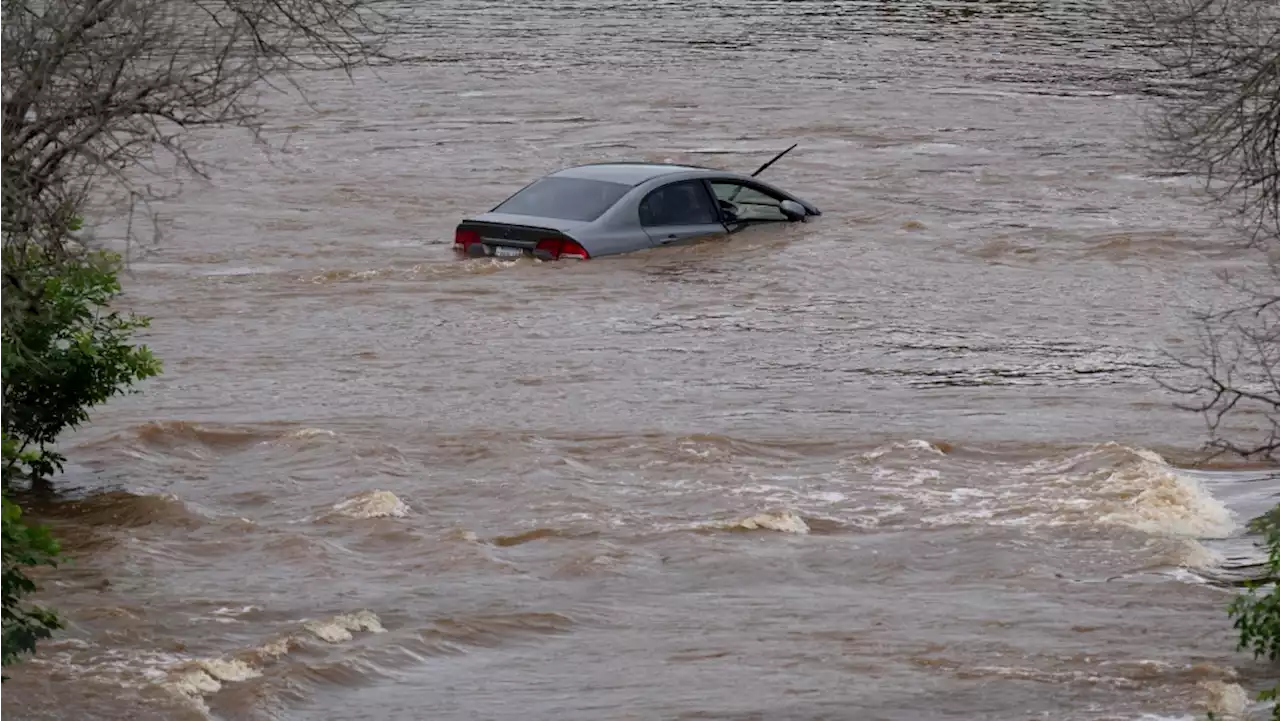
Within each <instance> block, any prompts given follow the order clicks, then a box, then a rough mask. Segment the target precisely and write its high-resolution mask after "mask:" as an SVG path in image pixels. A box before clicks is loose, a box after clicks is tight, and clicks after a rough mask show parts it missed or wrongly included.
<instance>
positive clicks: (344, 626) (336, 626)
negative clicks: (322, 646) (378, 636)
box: [302, 611, 386, 643]
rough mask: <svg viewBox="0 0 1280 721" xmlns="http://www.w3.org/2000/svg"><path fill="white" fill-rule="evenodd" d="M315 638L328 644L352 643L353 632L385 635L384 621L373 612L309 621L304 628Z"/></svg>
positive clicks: (359, 612)
mask: <svg viewBox="0 0 1280 721" xmlns="http://www.w3.org/2000/svg"><path fill="white" fill-rule="evenodd" d="M302 627H303V628H304V629H306V630H307V631H308V632H310V633H311V634H312V635H313V636H315V637H316V638H318V639H320V640H321V641H325V642H328V643H341V642H343V641H350V640H351V639H352V638H354V636H353V633H352V632H353V631H368V632H369V633H385V632H386V629H385V628H383V627H382V621H381V620H379V618H378V617H377V616H376V615H375V614H374V613H373V612H371V611H357V612H355V613H344V614H340V615H338V616H334V617H332V618H328V619H324V620H322V621H307V622H306V623H304V624H303V626H302Z"/></svg>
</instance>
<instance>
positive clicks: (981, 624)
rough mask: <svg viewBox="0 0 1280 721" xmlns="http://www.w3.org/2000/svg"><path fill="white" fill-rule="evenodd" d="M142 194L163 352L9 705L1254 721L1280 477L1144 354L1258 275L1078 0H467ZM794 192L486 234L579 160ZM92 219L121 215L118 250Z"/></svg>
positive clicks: (86, 713)
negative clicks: (1261, 595) (760, 173)
mask: <svg viewBox="0 0 1280 721" xmlns="http://www.w3.org/2000/svg"><path fill="white" fill-rule="evenodd" d="M411 19H412V20H413V22H405V23H403V24H401V25H400V26H399V27H398V35H397V43H398V44H399V46H400V47H401V48H402V49H407V50H409V51H411V52H412V53H414V54H415V56H416V57H417V58H418V60H417V61H416V62H414V63H412V64H410V65H407V66H404V67H398V68H394V69H384V70H381V71H379V73H378V77H373V75H372V74H368V73H366V74H362V75H361V76H360V77H359V78H358V79H357V82H355V83H349V82H347V81H346V80H345V79H334V78H328V77H316V78H311V79H309V80H308V82H307V87H308V89H309V91H310V92H311V95H312V97H313V100H314V101H315V103H316V104H317V106H318V107H317V109H316V110H315V111H312V110H310V109H307V108H306V107H305V106H303V105H301V104H299V103H294V102H292V101H284V100H279V99H277V100H272V101H271V104H272V116H271V118H272V125H271V128H270V129H269V133H270V135H271V136H272V137H273V139H274V140H275V141H276V142H277V143H279V144H281V145H282V146H283V149H282V150H281V151H280V152H279V153H276V154H274V155H273V156H271V157H267V156H264V155H263V153H262V152H260V151H259V150H258V149H257V148H255V147H254V146H253V145H252V144H250V143H249V141H248V140H247V139H246V138H245V137H244V136H243V135H242V134H237V133H230V132H228V133H225V134H219V135H217V136H210V137H208V138H202V139H201V140H200V142H199V143H198V144H197V145H198V147H197V151H198V152H199V153H200V154H201V155H202V156H203V157H205V158H208V159H211V160H213V161H214V162H216V163H218V164H219V166H220V167H219V169H218V170H217V171H216V173H215V175H214V177H213V179H212V181H211V182H208V183H194V182H193V183H188V184H187V185H186V186H185V188H184V193H183V195H182V196H181V197H179V198H177V199H175V200H172V201H168V202H166V203H164V204H161V205H160V206H158V209H159V210H161V211H162V212H163V214H164V217H165V225H164V229H165V231H166V236H165V238H164V239H163V242H161V243H160V244H158V245H157V246H156V247H155V248H153V249H151V250H150V251H148V252H145V253H139V252H136V251H137V249H135V254H134V269H133V274H132V275H131V276H130V277H128V278H127V279H126V287H127V294H126V301H127V303H128V305H129V306H130V307H131V308H133V309H136V310H139V311H142V312H145V313H147V314H149V315H151V316H153V317H154V323H153V327H152V329H151V330H150V331H149V332H148V335H147V342H148V343H149V344H150V345H151V346H152V347H153V348H154V349H155V351H156V352H157V354H158V355H159V356H160V357H161V358H162V359H163V360H164V361H165V364H166V367H165V373H164V375H163V376H162V377H160V378H158V379H156V380H154V381H152V382H149V383H147V384H145V385H144V386H143V387H142V391H143V392H142V393H141V394H139V395H135V396H129V397H125V398H120V399H117V400H115V401H113V402H112V403H110V404H109V405H108V406H106V407H104V408H102V409H100V410H99V411H98V412H97V413H96V414H95V416H94V421H93V423H92V424H90V425H88V426H86V427H84V428H83V429H82V430H81V431H80V432H78V433H76V434H75V435H73V436H69V437H68V438H67V441H66V443H65V444H64V445H65V450H66V452H67V453H68V455H69V456H70V458H71V461H72V463H71V464H70V465H69V466H68V473H67V476H66V477H65V479H64V481H65V484H64V487H69V488H72V489H74V490H73V492H72V493H71V495H70V496H69V497H68V498H67V499H65V500H63V501H60V502H58V503H55V504H52V505H46V506H43V507H41V508H39V509H38V512H37V513H36V515H37V516H39V517H40V518H43V519H45V520H47V521H48V522H50V523H52V524H53V525H54V526H55V528H56V529H57V532H58V533H59V534H60V535H61V536H62V537H63V538H64V539H65V544H66V547H67V548H68V550H69V551H70V553H71V555H72V558H73V561H72V563H71V564H70V565H68V566H66V567H64V568H62V569H60V570H59V571H58V572H57V573H56V574H55V575H53V576H52V577H50V578H49V579H48V580H47V581H46V593H45V594H44V597H45V598H46V599H47V600H48V601H49V602H50V603H52V604H54V605H56V607H57V608H59V609H60V610H61V611H63V612H64V613H65V615H66V616H67V618H68V621H69V626H70V627H69V629H68V630H67V631H66V632H65V633H64V634H62V635H60V636H59V639H58V640H57V641H55V642H52V643H47V644H45V645H44V646H43V647H42V651H41V653H40V654H39V655H38V656H37V657H36V658H35V659H34V660H33V661H31V662H30V663H28V664H27V665H25V666H24V667H21V668H18V669H17V670H15V671H14V672H13V675H14V679H13V680H12V681H8V682H6V683H5V686H4V690H6V691H9V696H7V697H5V701H4V711H5V712H6V713H10V714H13V715H12V718H14V719H19V718H22V719H86V718H102V719H133V720H136V721H142V720H150V719H187V718H190V719H201V718H218V719H237V720H241V719H243V720H253V721H257V720H259V719H277V720H280V721H292V720H294V719H361V720H366V719H367V720H373V719H379V720H381V719H387V720H393V721H408V720H410V719H440V720H444V719H493V720H501V721H506V720H514V719H520V720H522V721H523V720H526V719H548V720H550V719H555V720H561V721H579V720H580V721H587V720H591V721H595V720H598V719H722V720H726V721H727V720H733V721H747V720H755V719H761V720H764V719H768V720H773V719H796V720H812V721H817V720H818V719H867V720H873V719H885V720H889V719H894V720H898V719H900V720H903V721H909V720H910V721H914V720H917V719H992V720H1004V719H1008V720H1010V721H1013V720H1021V719H1054V720H1065V721H1085V720H1090V721H1102V720H1104V719H1105V720H1108V721H1111V720H1114V721H1139V720H1140V719H1145V720H1146V721H1155V720H1157V719H1183V718H1188V719H1189V718H1192V717H1194V715H1195V714H1197V713H1199V714H1201V717H1203V712H1204V710H1206V709H1213V710H1218V711H1226V712H1233V711H1239V710H1240V709H1242V708H1243V707H1244V705H1245V698H1244V696H1245V694H1246V693H1252V692H1253V691H1255V690H1256V689H1257V688H1258V687H1259V685H1260V683H1261V681H1262V680H1264V679H1265V678H1266V669H1264V668H1263V667H1261V666H1259V665H1256V664H1255V663H1254V662H1252V661H1251V660H1250V658H1249V657H1248V656H1247V655H1246V654H1240V653H1236V652H1235V651H1234V641H1235V639H1234V635H1233V632H1232V630H1231V628H1230V621H1229V620H1228V619H1227V617H1226V615H1225V612H1224V606H1225V604H1226V603H1227V601H1228V600H1229V598H1230V595H1231V593H1230V591H1228V590H1224V589H1223V588H1222V587H1221V586H1219V585H1215V584H1214V583H1212V582H1211V581H1212V580H1213V579H1216V578H1220V577H1222V576H1223V575H1224V574H1227V573H1228V571H1227V570H1226V567H1227V566H1230V565H1231V564H1232V559H1233V558H1234V557H1236V556H1237V555H1239V554H1241V553H1244V552H1247V550H1248V548H1249V542H1248V541H1247V540H1241V539H1240V538H1239V536H1240V535H1241V533H1242V525H1243V524H1244V523H1245V522H1246V521H1247V520H1248V519H1249V518H1250V517H1251V516H1253V515H1256V514H1257V513H1258V512H1260V511H1261V510H1263V509H1264V508H1266V507H1267V506H1268V505H1269V504H1271V503H1274V502H1275V493H1276V490H1275V489H1276V483H1275V481H1274V480H1268V479H1267V478H1266V477H1265V476H1259V475H1257V474H1252V475H1251V474H1249V473H1246V472H1242V471H1207V472H1206V471H1196V472H1192V471H1185V470H1180V469H1179V467H1178V466H1179V464H1185V463H1187V462H1188V461H1190V460H1192V459H1194V457H1195V452H1196V450H1197V448H1198V447H1199V445H1200V444H1201V443H1202V442H1203V440H1204V428H1203V424H1202V422H1201V420H1200V419H1199V418H1198V417H1196V416H1194V415H1190V414H1184V413H1179V412H1177V411H1174V410H1172V409H1171V405H1170V404H1171V402H1172V398H1171V397H1170V396H1169V395H1168V394H1167V393H1165V392H1163V391H1161V390H1160V388H1159V387H1158V386H1157V385H1156V384H1155V383H1154V381H1153V378H1155V377H1171V375H1172V376H1176V374H1177V372H1178V370H1177V366H1176V364H1174V363H1172V362H1171V361H1170V360H1169V357H1168V356H1167V355H1166V351H1173V352H1175V353H1176V352H1182V351H1185V350H1186V348H1187V347H1188V345H1189V343H1190V341H1191V340H1192V339H1193V333H1192V329H1191V328H1189V326H1188V324H1187V312H1188V308H1190V307H1193V306H1194V305H1196V304H1198V303H1202V302H1203V301H1204V300H1205V299H1206V298H1210V297H1212V296H1211V293H1212V292H1213V287H1214V286H1213V285H1212V282H1211V274H1212V271H1214V270H1215V269H1221V268H1227V267H1230V266H1231V264H1232V263H1234V262H1237V261H1234V260H1233V259H1232V258H1231V257H1230V256H1229V255H1227V254H1224V253H1223V252H1221V249H1222V241H1223V237H1224V236H1223V233H1222V232H1221V231H1218V230H1215V229H1214V226H1213V222H1212V221H1213V218H1212V216H1210V215H1209V214H1208V213H1207V212H1206V211H1205V210H1204V209H1203V208H1200V207H1198V206H1197V205H1195V204H1194V203H1192V202H1191V201H1190V200H1188V199H1187V198H1186V190H1187V189H1188V187H1190V185H1191V184H1190V183H1189V182H1187V181H1184V180H1175V179H1170V178H1167V177H1161V176H1160V175H1159V174H1157V173H1156V172H1155V171H1154V168H1153V166H1152V165H1151V164H1150V163H1149V162H1148V161H1147V160H1145V159H1144V157H1143V156H1142V155H1141V154H1140V153H1138V152H1137V151H1136V150H1135V149H1134V147H1133V144H1134V142H1135V141H1136V140H1138V139H1140V138H1139V133H1140V131H1141V113H1142V110H1143V108H1144V103H1145V102H1146V101H1145V100H1144V97H1145V96H1144V91H1145V89H1146V85H1145V82H1146V81H1145V80H1144V79H1143V75H1142V73H1141V71H1140V68H1141V67H1142V66H1141V63H1140V62H1139V61H1138V60H1137V59H1136V58H1135V57H1133V56H1132V54H1131V53H1130V52H1129V51H1128V50H1127V49H1126V47H1127V46H1128V45H1129V44H1130V43H1131V42H1132V37H1129V36H1128V35H1127V31H1126V29H1125V27H1124V25H1123V24H1122V23H1119V22H1118V21H1115V20H1112V19H1109V18H1108V17H1107V16H1106V15H1105V14H1101V13H1100V12H1099V11H1098V10H1097V9H1096V7H1095V4H1094V3H1085V2H1080V3H1072V2H1067V1H1065V0H1063V1H1060V2H1049V1H1047V0H1046V1H1044V2H1032V1H1030V0H1026V1H1023V2H1014V1H1012V0H1010V1H1009V2H989V3H978V2H949V3H944V2H903V3H898V2H894V3H890V2H870V1H866V2H778V1H767V0H745V1H743V2H738V3H713V2H709V1H708V0H696V1H693V2H688V1H686V2H666V1H660V2H656V3H644V4H635V5H626V4H620V3H599V2H594V1H592V0H535V1H533V2H528V3H522V4H516V5H509V4H504V3H499V2H496V1H490V0H434V1H433V2H431V3H422V4H420V8H418V9H417V10H415V11H413V13H412V18H411ZM793 142H799V143H800V147H799V148H798V149H797V150H796V151H794V152H793V153H792V154H790V155H788V156H787V157H786V158H785V159H784V160H782V161H781V162H779V163H778V164H777V165H775V166H773V167H772V168H770V169H769V171H768V172H767V177H768V178H769V179H770V180H772V181H774V182H776V183H778V184H780V185H781V186H782V187H785V188H788V189H792V190H794V191H795V192H796V193H797V194H799V195H801V196H802V197H805V198H806V199H808V200H811V201H813V202H814V203H815V204H817V205H818V206H819V207H820V208H822V209H823V210H824V211H825V214H824V216H823V217H822V218H820V219H818V221H817V222H813V223H807V224H798V225H796V226H795V227H791V228H784V229H770V230H760V231H752V232H748V233H743V234H740V235H737V236H734V238H733V239H732V240H730V241H724V240H719V241H712V242H707V243H703V244H700V245H696V246H690V247H682V248H665V249H661V250H656V251H652V252H644V253H639V254H635V255H631V256H625V257H617V258H608V259H598V260H593V261H590V262H587V263H559V264H539V263H533V262H529V263H517V264H505V265H504V264H501V263H499V262H494V261H485V260H459V259H456V258H455V257H454V255H453V251H452V249H451V243H452V231H453V226H454V224H455V223H456V222H457V220H458V218H459V217H460V216H461V215H463V214H465V213H469V212H474V211H477V210H483V209H487V208H489V207H491V206H493V205H495V204H496V203H497V202H498V201H500V200H501V199H502V198H503V197H505V195H507V194H508V193H509V192H511V191H513V190H514V189H516V188H518V187H519V186H521V185H522V184H523V183H525V182H527V181H528V180H530V179H532V178H534V177H537V176H538V175H540V174H542V173H544V172H547V171H549V170H551V169H553V168H556V167H558V166H563V165H566V164H571V163H575V162H586V161H593V160H600V159H611V158H619V159H649V160H672V161H678V162H691V163H697V164H702V165H713V166H718V167H725V168H731V169H737V170H747V171H750V170H752V169H754V168H755V167H757V166H758V165H759V164H760V163H762V162H764V161H765V160H767V159H768V158H769V157H770V156H771V155H772V154H773V153H774V152H776V151H778V150H781V149H782V148H785V147H787V146H788V145H790V144H791V143H793ZM104 237H105V236H104Z"/></svg>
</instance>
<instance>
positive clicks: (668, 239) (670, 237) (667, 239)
mask: <svg viewBox="0 0 1280 721" xmlns="http://www.w3.org/2000/svg"><path fill="white" fill-rule="evenodd" d="M677 240H680V236H678V235H676V234H675V233H672V234H670V235H668V236H667V237H665V238H663V239H662V243H663V245H665V244H667V243H674V242H676V241H677Z"/></svg>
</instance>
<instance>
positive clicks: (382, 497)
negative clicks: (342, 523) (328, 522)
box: [327, 490, 412, 519]
mask: <svg viewBox="0 0 1280 721" xmlns="http://www.w3.org/2000/svg"><path fill="white" fill-rule="evenodd" d="M410 513H412V509H410V508H409V504H407V503H405V502H404V501H402V500H400V498H399V497H398V496H396V494H394V493H392V492H391V491H377V490H375V491H365V492H364V493H360V494H358V495H355V496H352V497H351V498H348V499H347V500H345V501H339V502H338V503H336V504H334V505H333V508H332V509H331V510H330V513H329V514H328V515H327V517H328V518H333V517H335V516H343V517H346V518H360V519H368V518H404V517H406V516H408V515H409V514H410Z"/></svg>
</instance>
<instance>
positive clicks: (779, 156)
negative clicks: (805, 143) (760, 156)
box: [751, 143, 800, 178]
mask: <svg viewBox="0 0 1280 721" xmlns="http://www.w3.org/2000/svg"><path fill="white" fill-rule="evenodd" d="M799 144H800V143H796V144H795V145H792V146H791V147H790V148H787V149H786V150H784V151H782V152H781V153H778V154H777V155H775V156H773V159H772V160H770V161H769V162H767V163H765V164H764V165H761V166H760V167H759V168H757V169H756V172H754V173H752V174H751V177H753V178H754V177H756V176H757V175H759V174H761V173H763V172H764V171H766V170H768V169H769V166H770V165H773V164H774V163H776V162H778V161H779V160H782V156H784V155H786V154H787V153H790V152H791V151H792V150H795V149H796V145H799Z"/></svg>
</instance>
